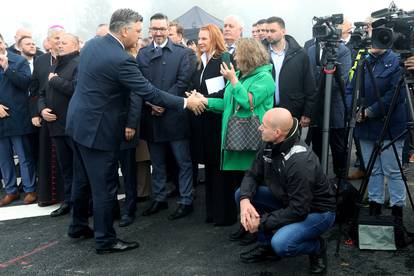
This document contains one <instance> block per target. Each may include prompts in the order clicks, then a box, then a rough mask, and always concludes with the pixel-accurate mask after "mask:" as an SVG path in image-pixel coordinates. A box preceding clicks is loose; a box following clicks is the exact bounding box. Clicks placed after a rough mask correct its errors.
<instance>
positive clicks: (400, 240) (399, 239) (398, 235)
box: [391, 206, 407, 248]
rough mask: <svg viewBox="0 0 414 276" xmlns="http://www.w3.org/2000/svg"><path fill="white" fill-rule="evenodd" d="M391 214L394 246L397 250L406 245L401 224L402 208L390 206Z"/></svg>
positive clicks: (402, 224)
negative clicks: (393, 225) (393, 224)
mask: <svg viewBox="0 0 414 276" xmlns="http://www.w3.org/2000/svg"><path fill="white" fill-rule="evenodd" d="M391 214H392V215H393V217H394V223H395V227H394V233H395V245H396V246H397V248H402V247H405V246H406V245H407V243H406V240H405V229H404V223H403V207H401V206H392V207H391Z"/></svg>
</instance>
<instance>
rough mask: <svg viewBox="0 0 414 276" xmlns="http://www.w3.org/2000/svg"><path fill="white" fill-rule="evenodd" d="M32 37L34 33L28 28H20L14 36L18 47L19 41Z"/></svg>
mask: <svg viewBox="0 0 414 276" xmlns="http://www.w3.org/2000/svg"><path fill="white" fill-rule="evenodd" d="M24 36H26V37H32V32H31V31H30V30H29V29H26V28H19V29H17V31H16V34H15V35H14V40H15V41H16V45H17V43H18V41H19V40H20V38H22V37H24Z"/></svg>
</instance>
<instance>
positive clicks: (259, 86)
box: [198, 38, 275, 224]
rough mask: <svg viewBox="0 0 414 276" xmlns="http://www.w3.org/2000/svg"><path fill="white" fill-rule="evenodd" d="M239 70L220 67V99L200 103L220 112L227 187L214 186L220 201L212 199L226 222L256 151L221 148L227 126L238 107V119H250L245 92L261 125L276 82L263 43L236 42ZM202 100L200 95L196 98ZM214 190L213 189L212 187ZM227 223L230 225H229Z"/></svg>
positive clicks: (232, 217) (233, 218)
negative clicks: (222, 85) (222, 79)
mask: <svg viewBox="0 0 414 276" xmlns="http://www.w3.org/2000/svg"><path fill="white" fill-rule="evenodd" d="M234 59H235V61H236V65H237V68H238V71H237V72H236V71H235V69H234V66H233V64H230V67H228V66H227V65H226V63H224V62H223V63H222V65H221V74H222V75H223V76H224V77H225V78H226V79H227V80H228V82H227V84H226V88H225V90H224V94H223V97H222V98H216V97H215V98H204V97H203V102H204V104H205V105H206V106H207V110H208V111H213V112H217V113H223V119H222V129H221V170H222V172H223V174H224V175H225V179H226V180H227V181H226V183H220V184H219V185H226V187H225V189H224V188H223V187H216V188H217V189H220V190H221V191H220V193H213V194H220V199H218V198H217V199H213V202H214V204H219V205H221V206H222V208H223V212H230V213H231V215H230V216H229V222H230V221H232V222H233V223H234V222H235V221H236V219H237V211H236V207H235V202H234V199H233V195H234V190H235V188H236V187H238V186H239V185H240V183H241V180H242V179H243V176H244V171H246V170H247V169H249V168H250V166H251V164H252V162H253V159H254V158H255V155H256V152H255V151H227V150H225V149H224V143H225V137H226V133H227V124H228V121H229V119H230V117H231V115H233V114H234V112H235V111H236V109H237V108H238V106H239V109H238V111H237V114H238V116H239V117H249V116H251V111H250V103H249V96H248V93H251V94H252V98H253V106H254V111H253V112H254V114H256V115H258V117H259V119H260V122H261V121H262V118H263V115H264V113H265V112H266V111H267V110H269V109H271V108H273V99H274V92H275V82H274V80H273V78H272V74H271V71H272V66H271V65H270V64H269V55H268V53H267V51H266V50H265V48H264V47H263V46H262V44H261V43H260V42H258V41H256V40H255V39H252V38H240V39H239V40H238V41H237V43H236V53H235V57H234ZM198 96H200V97H202V95H198ZM213 188H214V187H213ZM229 224H230V223H229Z"/></svg>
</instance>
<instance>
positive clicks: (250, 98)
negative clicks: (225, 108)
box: [235, 92, 254, 113]
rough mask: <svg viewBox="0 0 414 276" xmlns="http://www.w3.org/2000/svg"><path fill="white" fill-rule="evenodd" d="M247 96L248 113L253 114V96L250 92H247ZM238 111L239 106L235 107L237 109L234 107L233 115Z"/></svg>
mask: <svg viewBox="0 0 414 276" xmlns="http://www.w3.org/2000/svg"><path fill="white" fill-rule="evenodd" d="M247 95H248V96H249V103H250V111H251V112H252V113H253V111H254V105H253V94H252V93H251V92H247ZM239 109H240V105H239V104H238V105H237V107H236V111H235V113H236V112H237V111H239Z"/></svg>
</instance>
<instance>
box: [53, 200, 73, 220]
mask: <svg viewBox="0 0 414 276" xmlns="http://www.w3.org/2000/svg"><path fill="white" fill-rule="evenodd" d="M69 212H70V206H69V204H67V203H62V204H61V205H60V207H59V208H58V209H56V210H54V211H53V212H52V213H50V216H51V217H60V216H63V215H66V214H69Z"/></svg>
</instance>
